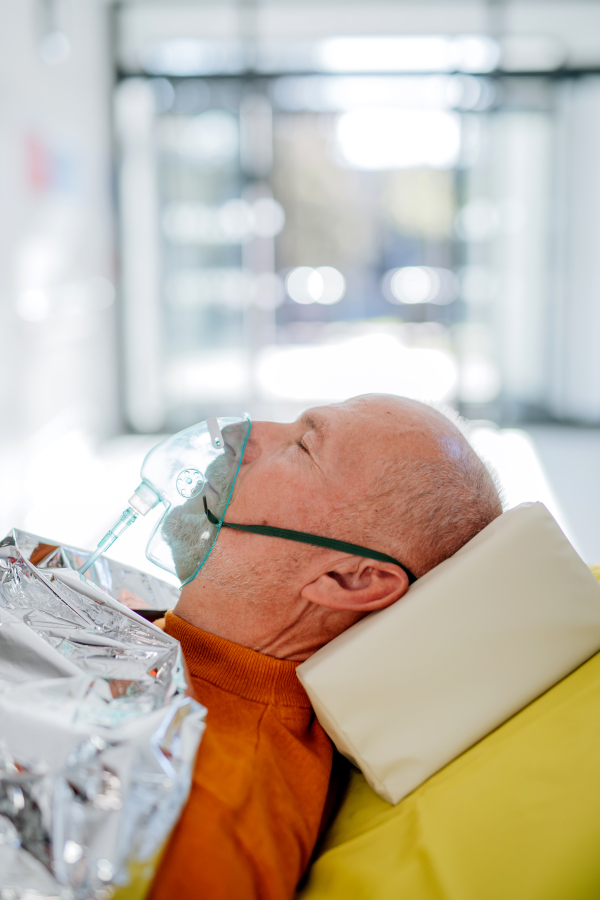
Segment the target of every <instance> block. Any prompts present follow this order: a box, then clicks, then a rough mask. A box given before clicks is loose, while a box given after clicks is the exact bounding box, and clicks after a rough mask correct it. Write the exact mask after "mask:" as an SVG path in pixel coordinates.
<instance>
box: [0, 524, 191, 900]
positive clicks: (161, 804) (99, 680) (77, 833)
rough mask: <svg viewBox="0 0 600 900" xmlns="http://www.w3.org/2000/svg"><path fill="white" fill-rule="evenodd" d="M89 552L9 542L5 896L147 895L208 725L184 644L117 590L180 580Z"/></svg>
mask: <svg viewBox="0 0 600 900" xmlns="http://www.w3.org/2000/svg"><path fill="white" fill-rule="evenodd" d="M82 553H83V551H76V550H73V549H72V548H67V547H64V546H60V545H57V544H55V543H51V542H49V541H45V540H43V539H41V538H37V537H36V536H34V535H30V534H27V533H25V532H22V531H13V532H12V533H11V534H10V535H9V536H8V537H7V538H5V539H4V540H3V541H0V900H42V898H50V897H51V898H60V900H92V898H93V900H108V898H111V897H113V896H115V897H116V898H118V897H121V896H122V897H123V898H125V897H127V896H128V891H129V890H131V891H135V895H136V896H137V897H141V896H143V890H144V886H145V885H147V884H149V882H150V879H151V877H152V874H153V871H154V868H155V865H156V861H157V857H158V856H159V854H160V851H161V849H162V848H163V847H164V845H165V842H166V840H167V838H168V836H169V833H170V831H171V829H172V828H173V826H174V824H175V823H176V821H177V819H178V817H179V814H180V812H181V809H182V807H183V805H184V803H185V801H186V799H187V796H188V793H189V787H190V783H191V774H192V769H193V764H194V760H195V756H196V751H197V748H198V743H199V740H200V738H201V735H202V732H203V730H204V718H205V714H206V710H205V709H204V707H202V706H200V704H198V703H197V702H196V701H195V700H193V699H191V698H190V697H188V696H186V689H187V685H186V681H185V675H184V666H183V661H182V656H181V650H180V647H179V643H178V642H177V641H175V640H174V639H173V638H171V637H169V636H168V635H166V634H164V632H162V631H161V630H160V629H158V628H156V627H155V626H154V625H152V624H151V623H149V622H147V621H145V620H144V619H142V618H140V616H138V615H137V614H136V613H134V612H132V611H131V610H129V609H127V608H126V607H125V606H123V605H122V604H121V603H119V602H118V601H117V600H116V597H118V596H119V595H120V594H121V595H122V594H123V592H124V591H125V592H128V596H127V597H126V599H129V600H130V602H131V603H132V605H137V606H140V607H142V606H147V607H153V608H159V607H162V608H165V607H168V606H172V605H173V603H174V599H175V598H176V592H175V591H174V590H172V589H171V588H170V587H169V586H168V585H165V584H164V583H162V582H160V581H159V580H158V579H156V578H153V577H152V576H149V575H145V574H143V573H141V572H137V571H136V570H133V569H127V567H123V566H121V565H120V564H118V563H114V562H111V561H109V560H102V559H101V560H98V563H97V564H96V565H95V566H94V572H93V573H91V574H92V575H93V580H85V579H82V578H81V576H79V575H78V574H77V573H76V572H74V571H72V569H73V568H74V567H75V566H76V565H77V562H78V558H79V556H80V555H81V554H82ZM84 555H85V554H84ZM32 561H35V562H36V563H37V565H34V564H33V562H32ZM129 595H131V596H129ZM131 896H133V893H132V894H131Z"/></svg>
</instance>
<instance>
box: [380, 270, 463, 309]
mask: <svg viewBox="0 0 600 900" xmlns="http://www.w3.org/2000/svg"><path fill="white" fill-rule="evenodd" d="M381 287H382V291H383V294H384V296H385V297H386V299H387V300H389V301H390V302H391V303H411V304H412V303H436V304H437V305H439V306H444V305H446V304H448V303H452V301H453V300H455V299H456V297H457V296H458V290H459V282H458V278H457V277H456V275H455V274H454V272H451V271H450V269H438V268H432V267H430V266H404V267H402V268H400V269H391V270H390V271H389V272H386V274H385V275H384V276H383V279H382V284H381Z"/></svg>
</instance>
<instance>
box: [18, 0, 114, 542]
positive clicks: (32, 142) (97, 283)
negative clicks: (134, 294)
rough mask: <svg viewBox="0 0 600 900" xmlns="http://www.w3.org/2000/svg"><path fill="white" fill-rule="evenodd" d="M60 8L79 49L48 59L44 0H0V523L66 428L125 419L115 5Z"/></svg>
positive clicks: (35, 479) (37, 478)
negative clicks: (120, 361)
mask: <svg viewBox="0 0 600 900" xmlns="http://www.w3.org/2000/svg"><path fill="white" fill-rule="evenodd" d="M55 7H56V10H57V12H58V13H59V22H60V26H61V28H62V30H63V31H64V34H65V36H66V38H67V40H68V43H69V46H70V53H69V54H68V56H67V58H65V59H64V61H62V62H56V63H54V64H49V63H48V62H45V61H44V60H43V59H42V56H41V55H40V41H41V39H42V37H43V28H44V22H43V16H42V13H43V10H44V8H45V7H44V6H43V5H42V3H41V2H34V0H18V2H14V0H0V209H1V210H2V214H1V215H0V385H2V387H1V391H2V414H1V415H0V532H5V531H6V530H7V529H8V528H9V527H10V526H11V525H21V526H23V525H27V514H28V511H29V510H30V509H31V508H32V506H33V504H34V503H35V498H36V497H37V496H39V494H40V492H44V491H45V490H47V488H48V484H49V483H51V482H52V466H51V464H50V460H51V459H52V456H53V452H54V454H55V455H56V448H57V447H59V446H61V442H63V441H64V440H65V438H66V437H67V436H68V435H71V436H74V435H79V437H80V439H81V440H84V441H93V440H94V439H95V438H96V437H97V436H104V435H106V434H109V433H111V432H112V431H113V430H114V428H115V427H116V424H117V422H118V411H117V401H116V380H115V360H116V354H115V343H116V342H115V321H114V320H115V305H114V303H112V304H111V291H112V284H114V281H115V271H114V270H115V251H114V243H113V233H112V232H113V229H112V218H113V213H112V201H111V162H110V160H111V148H110V96H111V93H110V92H111V78H112V75H111V65H110V52H109V42H108V28H107V7H106V5H105V4H104V3H102V2H99V0H64V2H62V3H61V4H60V5H57V4H55ZM46 8H47V5H46ZM46 27H47V26H46ZM60 43H61V41H60V40H59V47H58V50H60ZM62 44H63V51H64V50H65V48H64V39H62ZM51 49H52V48H51ZM54 51H55V54H56V46H55V47H54ZM58 55H60V53H59V54H58ZM53 448H54V450H53ZM84 488H85V484H84V483H82V484H81V489H82V490H83V489H84ZM53 489H54V491H55V493H56V494H57V496H58V497H60V489H61V485H60V484H55V485H54V488H53ZM1 536H2V535H1V534H0V537H1Z"/></svg>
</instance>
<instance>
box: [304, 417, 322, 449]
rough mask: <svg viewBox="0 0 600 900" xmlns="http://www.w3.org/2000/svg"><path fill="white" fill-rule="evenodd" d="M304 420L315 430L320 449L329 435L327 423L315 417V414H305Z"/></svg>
mask: <svg viewBox="0 0 600 900" xmlns="http://www.w3.org/2000/svg"><path fill="white" fill-rule="evenodd" d="M302 418H303V419H304V421H305V423H306V424H307V425H309V426H310V427H311V428H312V429H313V431H315V432H316V436H317V442H318V443H317V447H318V448H320V447H321V446H322V444H323V440H324V439H325V436H326V434H327V429H328V426H327V422H326V421H325V420H324V419H322V418H321V417H320V416H315V415H314V414H313V413H305V414H304V415H303V416H302Z"/></svg>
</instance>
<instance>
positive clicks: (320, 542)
mask: <svg viewBox="0 0 600 900" xmlns="http://www.w3.org/2000/svg"><path fill="white" fill-rule="evenodd" d="M202 499H203V501H204V510H205V512H206V517H207V519H208V521H209V522H210V523H211V525H220V526H223V527H225V528H235V529H237V531H249V532H250V534H263V535H266V536H267V537H276V538H284V539H285V540H287V541H297V542H298V543H299V544H311V545H313V546H315V547H326V548H327V549H328V550H341V552H342V553H352V555H353V556H366V557H367V559H377V560H379V562H388V563H394V565H395V566H400V568H401V569H402V571H403V572H406V574H407V576H408V583H409V584H413V582H415V581H416V580H417V576H416V575H413V573H412V572H411V571H410V569H407V568H406V566H404V565H402V563H401V562H398V560H397V559H394V557H393V556H388V555H387V553H379V551H378V550H369V549H368V548H367V547H359V545H358V544H349V543H348V542H347V541H336V540H335V539H334V538H326V537H321V536H320V535H318V534H307V533H306V532H304V531H291V530H290V529H289V528H272V527H271V526H270V525H234V524H233V523H232V522H221V521H219V519H217V517H216V516H215V515H214V514H213V513H211V511H210V509H209V508H208V506H207V503H206V497H203V498H202Z"/></svg>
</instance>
